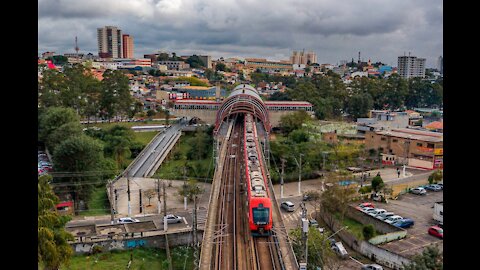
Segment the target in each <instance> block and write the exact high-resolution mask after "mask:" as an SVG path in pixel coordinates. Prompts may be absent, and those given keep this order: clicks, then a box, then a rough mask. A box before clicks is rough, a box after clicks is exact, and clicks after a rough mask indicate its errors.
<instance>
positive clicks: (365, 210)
mask: <svg viewBox="0 0 480 270" xmlns="http://www.w3.org/2000/svg"><path fill="white" fill-rule="evenodd" d="M375 209H376V208H373V207H365V208H363V209H362V212H364V213H365V214H370V213H371V212H373V211H375Z"/></svg>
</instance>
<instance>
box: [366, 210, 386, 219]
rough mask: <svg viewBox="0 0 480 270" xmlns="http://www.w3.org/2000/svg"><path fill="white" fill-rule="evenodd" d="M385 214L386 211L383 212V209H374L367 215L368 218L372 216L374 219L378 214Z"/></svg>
mask: <svg viewBox="0 0 480 270" xmlns="http://www.w3.org/2000/svg"><path fill="white" fill-rule="evenodd" d="M386 212H387V210H385V209H381V208H375V210H373V211H371V212H370V213H368V214H369V215H370V216H372V217H375V216H377V215H380V214H382V213H386Z"/></svg>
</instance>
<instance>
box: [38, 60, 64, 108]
mask: <svg viewBox="0 0 480 270" xmlns="http://www.w3.org/2000/svg"><path fill="white" fill-rule="evenodd" d="M42 75H43V77H42V79H41V80H40V82H39V83H38V105H39V106H40V107H44V108H47V107H54V106H61V105H62V101H61V99H60V95H61V93H63V92H64V91H65V89H66V88H67V78H66V77H65V76H64V74H62V73H60V72H59V71H58V70H56V69H47V70H45V71H43V73H42Z"/></svg>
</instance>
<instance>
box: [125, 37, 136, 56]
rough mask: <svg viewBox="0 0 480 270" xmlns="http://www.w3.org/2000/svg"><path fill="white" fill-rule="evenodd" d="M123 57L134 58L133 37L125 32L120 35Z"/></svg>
mask: <svg viewBox="0 0 480 270" xmlns="http://www.w3.org/2000/svg"><path fill="white" fill-rule="evenodd" d="M122 41H123V58H134V56H133V37H132V36H130V35H127V34H124V35H123V36H122Z"/></svg>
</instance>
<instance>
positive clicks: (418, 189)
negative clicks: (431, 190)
mask: <svg viewBox="0 0 480 270" xmlns="http://www.w3.org/2000/svg"><path fill="white" fill-rule="evenodd" d="M410 192H412V193H413V194H418V195H425V194H427V191H426V190H425V189H424V188H422V187H416V188H413V189H412V190H410Z"/></svg>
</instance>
